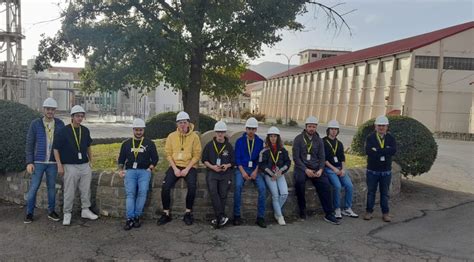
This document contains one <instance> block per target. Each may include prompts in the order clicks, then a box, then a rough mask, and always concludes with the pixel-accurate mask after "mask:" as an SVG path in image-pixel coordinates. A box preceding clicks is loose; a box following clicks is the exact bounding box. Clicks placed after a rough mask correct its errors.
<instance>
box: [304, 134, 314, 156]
mask: <svg viewBox="0 0 474 262" xmlns="http://www.w3.org/2000/svg"><path fill="white" fill-rule="evenodd" d="M303 140H304V143H305V144H306V149H307V150H308V154H310V153H311V149H312V148H313V140H309V142H311V143H310V144H309V146H308V141H306V136H304V135H303Z"/></svg>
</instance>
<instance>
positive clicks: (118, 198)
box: [0, 164, 401, 220]
mask: <svg viewBox="0 0 474 262" xmlns="http://www.w3.org/2000/svg"><path fill="white" fill-rule="evenodd" d="M349 175H350V176H351V178H352V182H353V184H354V194H353V200H354V201H353V203H354V204H353V205H354V209H355V210H358V211H359V212H360V213H362V212H363V211H364V207H365V202H366V196H367V187H366V184H365V169H362V168H357V169H349ZM205 176H206V171H205V169H204V168H200V169H199V172H198V181H197V192H196V201H195V205H194V210H193V212H194V217H195V218H196V219H199V220H204V219H209V218H211V217H212V216H213V209H212V205H211V202H210V196H209V193H208V190H207V185H206V180H205ZM163 178H164V173H161V172H159V173H154V174H153V176H152V181H151V183H150V191H149V193H148V199H147V202H146V204H145V214H144V216H145V217H146V218H157V217H158V216H159V215H160V212H161V185H162V181H163ZM286 179H287V182H288V187H289V196H288V200H287V202H286V204H285V207H284V214H285V216H286V217H288V218H289V219H290V220H291V218H295V217H296V216H297V214H298V209H297V202H296V195H295V190H294V186H293V185H294V182H293V175H287V176H286ZM400 180H401V176H400V168H399V166H398V165H396V164H394V168H393V178H392V185H391V190H390V191H391V192H390V193H391V196H392V199H393V198H397V197H398V196H399V194H400ZM30 181H31V180H30V175H28V174H26V172H22V173H7V174H0V198H2V199H4V200H7V201H10V202H14V203H17V204H21V205H24V204H25V203H26V196H27V192H28V188H29V184H30ZM91 187H92V197H91V198H92V199H91V200H92V204H93V206H92V209H93V210H94V211H96V212H98V213H99V214H100V215H102V216H110V217H124V215H125V190H124V187H123V179H122V178H120V176H119V175H118V173H115V172H94V174H93V180H92V185H91ZM62 188H63V186H62V179H61V178H58V180H57V183H56V191H57V203H56V206H57V211H59V210H62V200H63V197H62ZM306 188H307V189H306V201H307V205H308V206H307V210H308V212H309V213H310V214H311V213H315V212H321V206H320V203H319V199H318V198H317V196H316V191H315V189H314V187H313V185H312V184H311V182H310V181H308V182H307V183H306ZM342 196H343V195H342ZM185 199H186V183H185V181H184V179H180V181H178V182H177V183H176V186H175V189H174V190H173V191H172V213H173V214H174V215H181V214H182V213H184V210H185ZM233 200H234V198H233V187H231V190H230V192H229V195H228V200H227V215H228V216H232V212H233V211H232V206H233ZM341 203H343V202H341ZM36 205H37V207H39V208H43V209H46V208H47V206H48V203H47V190H46V184H45V182H43V183H42V184H41V186H40V190H39V191H38V194H37V204H36ZM74 208H75V209H74V210H75V212H78V211H79V209H80V202H79V197H76V202H75V204H74ZM256 210H257V189H256V187H255V186H254V185H251V184H250V183H248V182H247V184H246V185H245V187H244V189H243V195H242V217H243V218H246V219H250V220H253V219H254V218H255V217H256ZM266 216H267V218H271V217H273V210H272V205H271V195H270V192H269V191H268V190H267V204H266Z"/></svg>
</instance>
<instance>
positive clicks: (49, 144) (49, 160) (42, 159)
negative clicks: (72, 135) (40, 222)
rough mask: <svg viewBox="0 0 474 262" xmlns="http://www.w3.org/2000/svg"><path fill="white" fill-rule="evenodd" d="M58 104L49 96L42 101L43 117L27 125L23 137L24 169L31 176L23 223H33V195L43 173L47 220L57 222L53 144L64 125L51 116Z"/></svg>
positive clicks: (34, 196) (55, 168)
mask: <svg viewBox="0 0 474 262" xmlns="http://www.w3.org/2000/svg"><path fill="white" fill-rule="evenodd" d="M57 107H58V103H57V102H56V100H54V99H53V98H51V97H48V98H46V100H44V102H43V117H41V118H38V119H35V120H33V121H32V122H31V125H30V128H29V129H28V135H27V136H26V164H27V166H26V170H27V172H28V173H29V174H31V184H30V189H29V190H28V196H27V201H26V216H25V220H24V223H25V224H29V223H31V222H33V213H34V209H35V205H36V194H37V192H38V189H39V187H40V184H41V180H42V179H43V175H44V174H46V185H47V188H48V218H49V219H51V220H53V221H59V220H60V218H59V216H58V214H57V213H56V211H55V209H56V177H57V175H58V169H57V166H56V161H55V159H54V154H53V142H54V138H55V136H56V135H57V134H58V132H59V130H60V129H61V128H63V127H64V122H63V121H62V120H61V119H59V118H56V117H54V114H55V113H56V108H57Z"/></svg>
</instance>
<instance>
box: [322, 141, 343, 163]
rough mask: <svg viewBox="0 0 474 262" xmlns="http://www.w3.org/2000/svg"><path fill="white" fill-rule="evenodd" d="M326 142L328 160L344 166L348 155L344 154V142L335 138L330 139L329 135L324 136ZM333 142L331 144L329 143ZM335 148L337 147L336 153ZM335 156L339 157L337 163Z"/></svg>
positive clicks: (325, 150) (325, 151) (325, 148)
mask: <svg viewBox="0 0 474 262" xmlns="http://www.w3.org/2000/svg"><path fill="white" fill-rule="evenodd" d="M323 142H324V153H325V155H326V161H329V163H331V165H333V166H335V167H342V162H345V161H346V156H345V154H344V145H343V144H342V142H341V141H339V140H337V138H336V139H334V140H332V139H330V138H329V137H328V136H326V137H325V138H323ZM329 143H330V144H331V146H332V148H331V146H330V145H329ZM336 143H337V149H336ZM333 148H334V149H336V155H334V151H333ZM334 156H336V157H337V163H336V162H334Z"/></svg>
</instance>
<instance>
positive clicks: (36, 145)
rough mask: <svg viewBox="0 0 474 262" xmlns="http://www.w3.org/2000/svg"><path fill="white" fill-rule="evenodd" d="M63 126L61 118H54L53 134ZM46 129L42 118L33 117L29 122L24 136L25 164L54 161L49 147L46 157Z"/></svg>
mask: <svg viewBox="0 0 474 262" xmlns="http://www.w3.org/2000/svg"><path fill="white" fill-rule="evenodd" d="M63 127H64V122H63V121H62V120H61V119H58V118H54V136H55V137H56V135H57V134H58V132H59V130H60V129H61V128H63ZM46 144H47V138H46V130H45V128H44V124H43V118H38V119H35V120H33V121H32V122H31V125H30V128H29V129H28V134H27V136H26V148H25V153H26V164H32V163H34V162H35V161H38V162H46V161H52V162H54V161H55V159H54V154H53V149H51V154H50V156H51V157H50V158H49V159H46V155H47V154H46Z"/></svg>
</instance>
